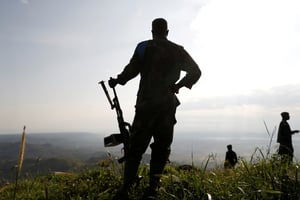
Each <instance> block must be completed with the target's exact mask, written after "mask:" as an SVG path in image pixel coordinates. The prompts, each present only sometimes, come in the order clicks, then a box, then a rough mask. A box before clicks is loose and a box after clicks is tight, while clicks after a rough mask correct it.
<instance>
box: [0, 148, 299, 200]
mask: <svg viewBox="0 0 300 200" xmlns="http://www.w3.org/2000/svg"><path fill="white" fill-rule="evenodd" d="M211 159H212V157H211V156H209V157H208V159H207V160H206V161H205V162H204V164H203V166H201V167H189V168H181V167H180V166H179V165H169V166H168V167H167V168H166V170H165V174H164V175H163V176H162V179H161V187H160V189H159V199H161V200H171V199H174V200H175V199H178V200H184V199H186V200H187V199H231V200H234V199H239V200H241V199H264V200H265V199H272V200H273V199H299V194H298V193H297V192H298V191H300V184H299V177H298V166H299V164H298V163H293V164H288V163H285V162H282V161H281V160H280V159H279V158H278V157H277V156H275V155H273V156H271V155H270V156H268V157H266V156H264V154H263V153H262V152H261V150H260V149H256V151H255V152H254V153H253V155H252V158H251V159H250V161H246V160H243V159H241V160H240V162H239V164H238V166H237V167H236V168H235V169H223V166H221V165H219V166H217V167H216V168H214V169H207V163H208V162H210V161H211ZM148 172H149V166H147V165H143V166H142V167H141V169H140V175H142V176H143V177H144V178H143V179H141V181H140V183H139V185H135V186H134V187H133V189H132V191H131V193H130V197H131V198H132V199H139V198H140V197H141V195H142V193H143V190H144V188H145V187H147V183H148V176H147V174H148ZM121 181H122V165H119V164H118V163H116V161H114V160H113V159H112V158H111V157H109V158H108V159H107V160H103V161H101V162H100V163H99V165H98V167H97V168H95V169H86V170H82V171H81V172H78V173H74V174H72V173H62V172H61V173H51V174H49V175H47V176H37V177H32V178H30V177H28V178H26V179H22V180H19V183H18V188H17V194H16V199H20V200H21V199H22V200H24V199H26V200H31V199H32V200H62V199H67V200H105V199H111V197H112V195H113V194H114V193H115V192H116V190H117V189H118V188H119V187H120V185H121V183H122V182H121ZM14 186H15V185H14V183H11V184H7V185H3V186H1V187H0V200H10V199H13V193H14ZM297 195H298V196H297Z"/></svg>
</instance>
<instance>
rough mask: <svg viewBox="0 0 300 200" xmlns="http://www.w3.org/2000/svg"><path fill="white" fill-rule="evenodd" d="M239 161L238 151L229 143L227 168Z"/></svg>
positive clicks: (226, 158) (226, 157)
mask: <svg viewBox="0 0 300 200" xmlns="http://www.w3.org/2000/svg"><path fill="white" fill-rule="evenodd" d="M236 163H237V156H236V153H235V152H234V151H233V150H232V145H231V144H229V145H227V152H226V156H225V164H224V167H225V168H233V167H234V166H235V164H236Z"/></svg>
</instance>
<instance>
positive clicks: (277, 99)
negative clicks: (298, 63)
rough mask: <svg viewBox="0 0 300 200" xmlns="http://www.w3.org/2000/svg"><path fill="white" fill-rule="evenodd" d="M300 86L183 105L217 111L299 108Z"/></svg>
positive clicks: (196, 101)
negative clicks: (233, 108)
mask: <svg viewBox="0 0 300 200" xmlns="http://www.w3.org/2000/svg"><path fill="white" fill-rule="evenodd" d="M299 91H300V84H295V85H284V86H278V87H273V88H270V89H268V90H255V91H253V92H251V93H249V94H241V95H232V96H215V97H200V98H199V99H197V100H195V101H189V102H186V103H185V104H186V105H185V106H184V107H185V109H189V110H191V109H218V108H224V107H231V106H260V107H265V108H275V107H291V106H296V107H300V102H299V99H300V93H299Z"/></svg>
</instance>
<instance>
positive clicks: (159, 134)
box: [150, 110, 176, 188]
mask: <svg viewBox="0 0 300 200" xmlns="http://www.w3.org/2000/svg"><path fill="white" fill-rule="evenodd" d="M175 123H176V120H175V110H174V111H170V112H167V113H165V114H163V115H161V117H160V119H159V122H158V123H157V127H156V131H155V133H154V134H153V139H154V142H153V143H152V144H151V145H150V147H151V150H152V152H151V161H150V187H151V188H156V187H157V186H158V183H159V180H160V176H161V174H162V173H163V170H164V168H165V165H166V164H167V162H168V160H169V156H170V152H171V144H172V141H173V129H174V124H175Z"/></svg>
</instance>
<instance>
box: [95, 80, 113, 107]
mask: <svg viewBox="0 0 300 200" xmlns="http://www.w3.org/2000/svg"><path fill="white" fill-rule="evenodd" d="M99 84H101V86H102V89H103V90H104V93H105V95H106V97H107V99H108V102H109V104H110V106H111V109H114V104H113V102H112V100H111V98H110V96H109V93H108V91H107V89H106V86H105V83H104V81H100V82H99Z"/></svg>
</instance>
